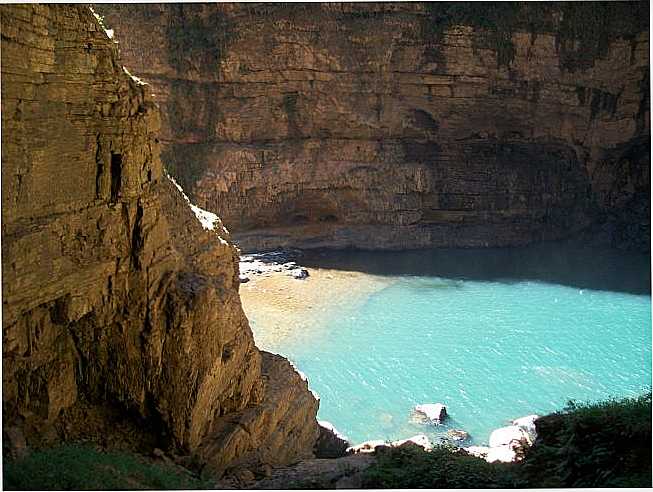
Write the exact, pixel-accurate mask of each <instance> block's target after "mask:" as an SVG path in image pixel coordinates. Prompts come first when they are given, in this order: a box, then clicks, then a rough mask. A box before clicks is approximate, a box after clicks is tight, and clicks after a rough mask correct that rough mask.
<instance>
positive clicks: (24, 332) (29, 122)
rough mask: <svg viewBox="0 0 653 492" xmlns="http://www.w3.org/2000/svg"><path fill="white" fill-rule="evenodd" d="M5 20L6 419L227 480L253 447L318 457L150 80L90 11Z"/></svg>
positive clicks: (313, 430) (303, 401)
mask: <svg viewBox="0 0 653 492" xmlns="http://www.w3.org/2000/svg"><path fill="white" fill-rule="evenodd" d="M0 13H1V15H2V247H3V251H2V270H3V279H2V290H3V306H2V308H3V317H2V324H3V411H4V413H3V425H4V426H5V428H7V427H8V426H17V427H19V428H21V429H23V431H24V433H25V438H26V440H27V444H28V445H39V444H44V443H47V442H51V441H53V440H57V439H74V438H77V437H85V438H94V439H96V440H99V441H100V442H103V443H105V444H110V443H113V440H114V439H115V440H118V441H119V440H121V439H123V438H124V440H126V441H129V442H130V443H132V441H133V444H135V445H139V446H151V447H150V448H149V452H151V451H152V449H153V448H154V447H159V448H162V449H164V450H172V449H175V448H177V449H179V450H181V451H186V452H190V453H192V454H193V455H195V457H197V458H199V459H200V461H201V462H202V463H204V464H205V465H206V466H208V467H209V468H211V469H212V470H214V471H215V472H216V473H218V474H219V473H221V472H222V471H223V470H224V469H225V468H226V467H227V466H230V464H231V462H237V461H239V460H241V461H242V460H245V459H247V460H250V461H251V460H253V459H254V458H253V455H252V449H261V450H262V451H261V455H265V456H267V455H268V454H274V455H275V457H276V460H277V462H279V463H288V462H291V461H293V460H296V459H301V458H305V457H307V456H308V457H310V456H311V451H312V448H313V444H314V442H315V439H316V438H317V433H318V429H317V423H316V421H315V414H316V411H317V402H316V401H315V399H314V398H313V396H312V395H311V393H310V392H309V391H308V389H307V385H306V382H304V381H302V380H301V379H300V378H299V376H298V375H297V374H296V373H295V372H294V371H293V370H292V368H291V367H290V365H289V364H288V363H287V361H284V360H283V359H281V360H279V359H280V358H275V357H274V356H270V355H264V356H263V359H262V358H261V354H260V352H259V351H258V349H257V348H256V347H255V346H254V341H253V338H252V334H251V330H250V328H249V325H248V322H247V319H246V318H245V316H244V314H243V311H242V308H241V305H240V299H239V296H238V285H239V281H238V254H237V253H238V252H237V250H236V248H235V247H234V246H233V244H232V243H231V242H230V238H229V235H228V233H227V232H226V230H225V229H224V228H223V227H222V224H221V222H220V220H219V219H218V218H217V217H215V216H214V215H212V214H209V213H207V212H205V211H203V210H200V209H198V208H197V207H194V206H191V205H190V204H189V202H188V200H187V199H186V197H185V196H183V194H182V193H180V191H179V190H178V189H177V188H176V186H175V184H174V183H173V182H171V181H170V180H169V179H168V178H167V177H166V176H165V175H164V174H163V172H162V166H161V161H160V159H159V148H158V131H159V121H158V110H157V108H156V107H155V105H154V104H153V102H152V101H151V100H150V98H149V96H148V92H149V90H150V89H149V87H147V86H144V85H143V84H142V83H140V82H138V81H137V80H135V79H133V78H131V77H129V76H128V75H127V74H125V73H124V71H123V69H122V67H121V62H120V60H119V58H118V54H117V47H116V45H115V43H114V42H113V41H111V40H110V39H109V38H108V37H107V34H106V33H105V31H104V29H103V28H102V27H101V26H100V24H99V23H98V21H97V20H96V18H95V17H94V16H93V14H92V12H91V11H90V10H89V9H88V8H87V7H84V6H81V5H67V6H66V5H57V6H55V5H35V4H32V5H3V6H1V7H0ZM230 426H236V427H238V428H239V429H241V430H242V431H243V432H245V430H246V433H245V434H244V435H240V434H239V435H237V436H236V432H235V431H233V430H231V427H230ZM227 429H228V430H227ZM207 449H212V450H213V451H212V452H211V453H207V452H206V450H207ZM223 450H224V452H223Z"/></svg>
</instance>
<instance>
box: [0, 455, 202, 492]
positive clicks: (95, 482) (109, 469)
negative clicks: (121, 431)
mask: <svg viewBox="0 0 653 492" xmlns="http://www.w3.org/2000/svg"><path fill="white" fill-rule="evenodd" d="M3 488H4V489H5V490H125V489H127V490H134V489H136V490H142V489H145V490H148V489H155V490H161V489H186V490H187V489H210V488H214V485H212V484H210V483H207V482H206V481H203V480H201V479H198V478H196V477H194V476H192V475H190V474H189V473H184V472H183V471H181V469H180V468H177V467H173V466H170V465H166V464H163V463H153V462H151V461H149V460H146V459H145V458H143V457H140V456H137V455H135V454H131V453H123V452H114V451H111V452H103V451H98V450H97V449H95V448H93V447H91V446H88V445H81V444H65V445H61V446H58V447H55V448H50V449H42V450H38V451H33V452H31V453H30V454H29V455H28V456H27V457H26V458H24V459H22V460H20V461H15V462H14V461H8V460H5V461H4V474H3Z"/></svg>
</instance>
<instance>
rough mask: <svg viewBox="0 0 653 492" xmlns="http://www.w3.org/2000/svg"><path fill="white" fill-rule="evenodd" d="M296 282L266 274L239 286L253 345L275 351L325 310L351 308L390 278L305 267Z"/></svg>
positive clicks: (282, 275)
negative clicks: (252, 335) (306, 271)
mask: <svg viewBox="0 0 653 492" xmlns="http://www.w3.org/2000/svg"><path fill="white" fill-rule="evenodd" d="M302 268H305V269H306V270H308V272H309V277H308V278H306V279H303V280H298V279H295V278H293V277H292V276H290V275H288V274H287V272H272V271H271V272H268V273H266V274H265V275H257V276H252V277H250V280H249V282H247V283H244V284H241V286H240V297H241V300H242V304H243V309H244V311H245V314H246V315H247V318H248V319H249V320H250V325H251V326H252V331H253V332H254V339H255V341H256V345H257V346H258V347H259V348H262V349H263V350H271V351H275V350H276V349H278V348H279V346H280V344H281V343H282V342H283V341H284V340H287V339H288V337H290V336H291V335H293V334H296V330H307V329H309V328H310V327H312V326H314V325H316V324H319V323H320V322H321V321H322V320H323V319H324V316H325V315H326V313H327V311H330V310H332V309H333V307H334V306H337V307H338V308H339V309H344V308H351V307H355V306H356V305H358V304H359V303H362V302H364V301H365V300H366V299H367V298H368V297H369V296H370V295H371V294H373V293H374V292H378V291H379V290H381V289H383V288H385V287H386V286H388V285H390V284H391V283H392V279H391V278H388V277H381V276H376V275H369V274H366V273H361V272H354V271H342V270H332V269H324V268H306V267H302Z"/></svg>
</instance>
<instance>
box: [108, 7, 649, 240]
mask: <svg viewBox="0 0 653 492" xmlns="http://www.w3.org/2000/svg"><path fill="white" fill-rule="evenodd" d="M98 8H99V9H100V10H101V12H102V13H103V14H104V15H105V19H106V22H107V24H108V25H109V26H110V27H111V28H114V29H115V30H116V37H117V39H118V40H119V42H120V47H121V51H122V53H123V55H124V57H125V60H126V64H127V66H128V67H129V69H130V70H131V71H132V72H134V73H137V74H139V76H142V77H143V78H144V79H145V80H147V81H148V82H151V83H152V86H153V90H154V92H155V94H156V97H157V100H158V101H159V103H160V104H161V107H162V108H163V119H162V142H163V149H164V153H163V156H164V162H165V163H166V166H167V168H168V169H170V170H171V172H172V173H173V174H174V175H175V176H176V177H178V179H179V180H180V182H181V183H182V185H183V186H184V188H185V189H186V190H187V191H189V192H190V193H192V196H193V197H194V198H195V199H196V200H197V203H198V204H199V205H200V206H202V207H204V208H206V209H208V210H211V211H213V212H216V213H219V214H220V216H221V217H222V218H223V219H224V221H225V224H226V225H227V227H228V228H229V229H230V230H232V231H233V232H234V233H235V235H236V237H237V238H238V241H239V243H240V244H241V245H242V246H243V247H245V248H275V247H279V246H289V245H295V246H300V247H305V248H308V247H320V246H328V247H347V246H357V247H364V248H407V247H427V246H502V245H515V244H524V243H528V242H532V241H538V240H547V239H554V238H559V237H564V236H568V235H570V234H572V233H574V232H576V231H579V230H581V229H583V228H585V227H587V226H589V225H591V224H595V223H600V222H602V221H607V223H608V224H609V227H608V228H607V229H606V231H607V232H606V233H607V235H608V236H609V240H610V241H612V242H613V243H614V244H616V245H620V246H626V247H635V248H638V249H647V248H648V247H649V246H648V244H649V238H650V221H649V211H650V203H649V194H650V191H649V190H650V182H649V174H650V173H649V170H650V121H649V120H650V116H649V115H650V102H649V34H648V21H647V20H648V2H627V3H626V2H603V3H600V4H597V3H591V4H589V3H583V2H567V3H555V2H554V3H541V2H540V3H538V2H532V3H531V2H525V3H519V4H518V3H516V2H497V3H486V4H472V5H471V6H470V7H464V6H463V7H460V6H458V5H456V4H454V3H419V2H414V3H410V2H409V3H376V4H375V3H364V4H346V3H345V4H342V3H341V4H317V3H314V4H303V5H301V6H295V5H287V6H286V5H283V4H267V5H252V4H189V5H157V4H149V5H120V6H117V5H113V6H109V5H103V6H98Z"/></svg>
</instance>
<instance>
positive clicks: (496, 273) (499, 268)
mask: <svg viewBox="0 0 653 492" xmlns="http://www.w3.org/2000/svg"><path fill="white" fill-rule="evenodd" d="M299 261H300V262H301V264H302V265H303V266H307V267H316V268H331V269H337V270H348V271H359V272H364V273H369V274H374V275H383V276H397V275H417V276H427V277H440V278H447V279H454V280H479V281H494V282H496V281H499V282H506V283H509V282H519V281H524V280H533V281H541V282H548V283H555V284H561V285H567V286H571V287H577V288H581V289H594V290H608V291H616V292H624V293H629V294H648V295H650V294H651V258H650V255H648V254H641V253H632V252H625V251H619V250H615V249H608V248H605V247H593V246H592V247H589V246H585V245H581V244H579V243H577V242H573V241H556V242H547V243H540V244H537V245H532V246H526V247H519V248H489V249H488V248H483V249H429V250H408V251H400V252H397V251H363V250H338V251H333V250H329V251H326V250H308V251H304V252H303V253H302V255H301V259H300V260H299Z"/></svg>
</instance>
